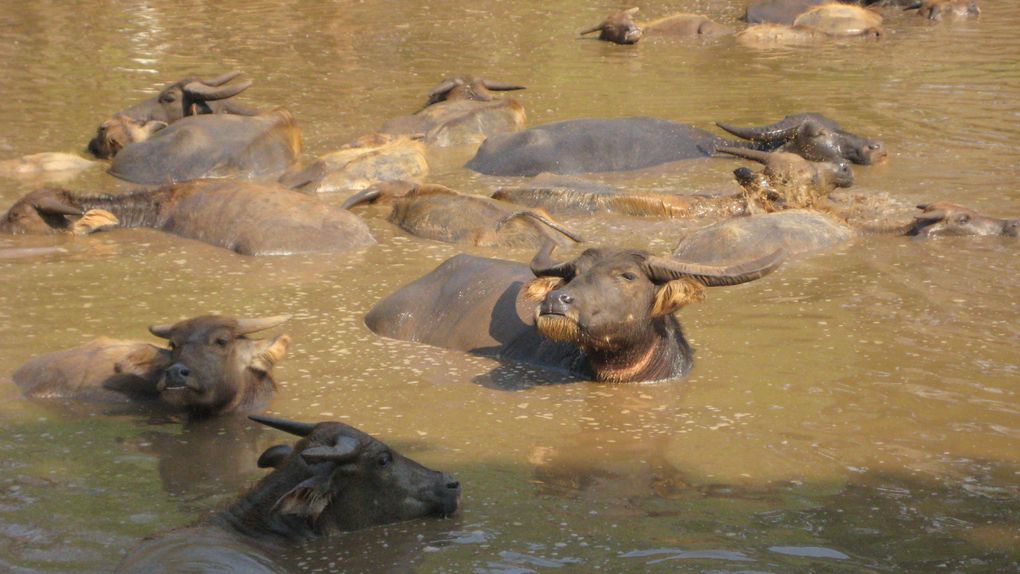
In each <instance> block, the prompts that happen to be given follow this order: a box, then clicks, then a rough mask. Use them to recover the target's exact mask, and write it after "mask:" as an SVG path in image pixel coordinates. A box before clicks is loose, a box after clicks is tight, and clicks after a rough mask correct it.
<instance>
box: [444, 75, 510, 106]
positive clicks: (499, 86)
mask: <svg viewBox="0 0 1020 574" xmlns="http://www.w3.org/2000/svg"><path fill="white" fill-rule="evenodd" d="M524 89H527V88H525V87H524V86H518V85H517V84H508V83H506V82H493V81H491V80H486V79H485V78H479V77H477V76H457V77H454V78H446V79H445V80H443V81H442V82H441V83H440V84H439V85H438V86H436V87H434V88H432V90H431V91H429V97H428V101H427V102H426V103H425V106H426V107H428V106H431V105H433V104H438V103H439V102H453V101H457V100H473V101H476V102H491V101H492V100H494V99H496V96H495V94H493V93H492V92H510V91H514V90H524Z"/></svg>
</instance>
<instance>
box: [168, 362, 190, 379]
mask: <svg viewBox="0 0 1020 574" xmlns="http://www.w3.org/2000/svg"><path fill="white" fill-rule="evenodd" d="M170 373H171V374H172V375H175V376H178V377H187V376H188V375H190V374H191V369H189V368H187V367H185V366H184V365H174V366H172V367H170Z"/></svg>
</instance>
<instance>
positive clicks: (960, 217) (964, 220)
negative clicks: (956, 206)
mask: <svg viewBox="0 0 1020 574" xmlns="http://www.w3.org/2000/svg"><path fill="white" fill-rule="evenodd" d="M956 222H957V223H959V224H961V225H962V224H965V223H968V222H970V216H969V215H967V214H966V213H964V214H962V215H958V216H957V217H956Z"/></svg>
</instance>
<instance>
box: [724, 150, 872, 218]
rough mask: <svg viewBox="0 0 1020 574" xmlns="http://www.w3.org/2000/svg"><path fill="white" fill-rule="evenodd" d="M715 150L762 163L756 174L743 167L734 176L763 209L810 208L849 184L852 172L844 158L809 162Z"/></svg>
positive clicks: (770, 154) (777, 154)
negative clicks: (838, 188) (762, 166)
mask: <svg viewBox="0 0 1020 574" xmlns="http://www.w3.org/2000/svg"><path fill="white" fill-rule="evenodd" d="M716 151H720V152H722V153H726V154H729V155H733V156H736V157H740V158H744V159H749V160H752V161H756V162H758V163H761V164H763V165H764V166H765V168H764V169H762V170H761V171H759V172H757V173H755V172H753V171H751V170H750V169H748V168H746V167H741V168H737V169H736V170H734V172H733V175H735V176H736V178H737V183H739V184H740V185H741V186H742V187H743V188H744V190H745V191H746V192H747V195H748V199H749V203H753V204H757V205H761V206H762V207H763V208H764V209H765V210H766V211H776V210H778V209H790V208H798V207H813V206H814V205H815V203H816V202H817V201H818V199H819V198H821V197H825V196H826V195H828V194H829V192H831V191H832V190H834V189H836V188H837V187H850V186H851V185H853V183H854V174H853V171H852V170H851V169H850V165H849V164H848V163H847V161H846V160H838V161H834V162H829V161H809V160H806V159H804V158H802V157H801V156H799V155H797V154H793V153H786V152H764V151H759V150H753V149H746V148H731V147H720V148H716Z"/></svg>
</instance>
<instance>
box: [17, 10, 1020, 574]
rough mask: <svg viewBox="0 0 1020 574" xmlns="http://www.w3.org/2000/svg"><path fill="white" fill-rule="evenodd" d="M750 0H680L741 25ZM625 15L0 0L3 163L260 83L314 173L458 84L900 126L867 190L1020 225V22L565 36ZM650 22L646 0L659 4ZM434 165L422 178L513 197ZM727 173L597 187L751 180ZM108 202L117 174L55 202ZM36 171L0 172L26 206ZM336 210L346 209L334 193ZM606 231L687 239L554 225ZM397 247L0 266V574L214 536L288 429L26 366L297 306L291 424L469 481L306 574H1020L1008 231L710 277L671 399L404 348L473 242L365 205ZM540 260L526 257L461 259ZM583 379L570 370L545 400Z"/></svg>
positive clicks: (257, 96)
mask: <svg viewBox="0 0 1020 574" xmlns="http://www.w3.org/2000/svg"><path fill="white" fill-rule="evenodd" d="M745 4H746V3H745V2H743V1H737V0H734V1H729V2H726V1H718V2H715V1H707V0H704V1H700V2H683V3H680V4H678V5H677V6H676V7H675V8H677V9H683V10H686V11H698V12H705V13H708V14H709V15H711V16H713V17H715V18H716V19H717V20H720V21H725V22H733V21H734V20H735V19H736V17H737V16H738V15H739V14H740V12H741V10H742V8H743V6H744V5H745ZM613 8H615V5H613V4H612V3H609V4H605V5H601V4H598V3H594V4H593V3H590V2H576V1H569V2H554V3H549V2H534V1H531V0H527V1H514V2H510V1H493V2H485V3H477V2H460V1H459V0H452V1H449V2H444V3H419V2H366V3H353V2H326V1H314V2H296V1H287V2H266V1H261V0H259V1H244V2H239V1H234V0H221V1H220V2H217V3H215V4H214V5H213V4H207V3H204V2H198V1H192V0H187V1H184V2H181V1H176V2H169V1H164V0H156V1H152V2H146V3H133V2H132V3H129V2H110V3H89V4H87V5H80V6H75V7H71V6H69V5H67V4H65V3H62V2H55V1H49V2H47V1H39V2H31V3H21V2H10V3H7V5H6V7H5V8H4V9H3V10H0V62H2V64H3V76H4V79H3V81H2V82H0V118H2V120H0V125H2V126H3V129H2V130H0V159H6V158H10V157H17V156H20V155H24V154H29V153H36V152H42V151H68V152H81V151H82V150H83V148H84V145H85V143H86V142H87V141H88V139H89V137H90V136H91V135H92V133H93V130H94V129H95V127H96V125H97V124H98V123H99V122H100V121H101V120H102V119H103V118H104V117H105V116H106V114H108V113H110V112H112V111H114V110H116V109H120V108H123V107H125V106H126V105H128V104H129V103H131V102H133V101H135V100H138V99H140V98H142V97H146V96H148V95H151V94H152V93H153V92H154V90H155V89H156V88H157V87H158V86H160V85H162V84H163V83H165V82H168V81H171V80H174V79H176V78H178V77H180V76H182V75H184V74H186V73H188V72H193V71H194V72H200V73H203V74H210V75H212V74H216V73H219V72H222V71H225V70H229V69H240V70H243V71H244V72H245V73H246V74H248V75H249V76H250V77H251V78H253V79H254V80H255V85H254V87H252V88H251V89H250V90H249V91H248V94H247V98H248V100H249V101H254V102H256V103H259V104H262V105H267V106H268V105H272V104H285V105H286V106H287V107H288V108H290V109H291V110H292V111H293V112H294V114H295V115H296V117H297V118H298V119H299V121H300V123H301V126H302V129H303V133H304V141H305V151H306V154H307V157H308V158H312V157H314V156H315V155H317V154H322V153H326V152H328V151H331V150H333V149H336V148H337V147H339V146H340V145H341V144H343V143H345V142H347V141H349V140H351V139H353V138H354V137H356V136H358V135H360V134H362V133H365V132H368V131H371V130H372V129H373V128H374V127H377V126H378V125H380V124H382V123H383V121H385V120H386V119H387V118H389V117H392V116H395V115H400V114H405V113H410V112H412V111H414V110H416V109H417V108H418V107H419V106H420V105H421V104H422V103H423V101H424V94H425V93H426V92H427V91H428V90H429V89H430V88H431V87H432V86H433V85H435V84H436V83H438V81H439V80H440V79H441V78H442V77H444V76H446V75H453V74H460V73H470V74H477V75H483V76H486V77H489V78H491V79H494V80H498V81H506V82H515V83H521V84H524V85H527V86H528V90H527V91H525V92H518V93H515V94H514V97H517V98H519V100H520V101H521V102H522V103H523V104H524V106H525V108H526V110H527V113H528V118H529V123H530V124H531V125H537V124H541V123H546V122H551V121H558V120H564V119H569V118H577V117H616V116H625V115H651V116H656V117H661V118H667V119H672V120H677V121H683V122H688V123H691V124H694V125H696V126H699V127H704V128H706V129H711V126H712V122H714V121H716V120H722V121H730V122H733V123H736V124H747V125H750V124H756V123H764V122H768V121H773V120H775V119H778V118H780V117H782V116H783V115H786V114H790V113H798V112H804V111H817V112H822V113H825V114H827V115H829V116H831V117H833V118H836V119H837V120H838V121H840V122H841V123H842V124H843V125H844V126H845V127H846V128H848V129H851V130H852V131H855V132H858V133H862V134H866V135H870V136H874V137H880V138H882V139H884V141H885V142H886V144H887V145H888V147H889V149H890V150H891V157H890V158H889V161H888V162H887V163H886V164H884V165H879V166H874V167H862V168H857V169H856V173H857V176H858V185H857V187H856V190H857V191H861V192H866V193H887V194H889V195H890V196H892V197H893V198H895V199H897V200H900V201H902V202H904V203H905V204H907V205H911V204H913V203H917V202H922V201H933V200H944V199H951V200H954V201H958V202H960V203H964V204H966V205H969V206H971V207H974V208H977V209H979V210H982V211H984V212H985V213H989V214H992V215H999V216H1014V217H1015V216H1020V191H1018V190H1017V186H1016V181H1017V176H1018V175H1020V154H1018V152H1017V144H1018V143H1020V40H1018V38H1017V35H1016V30H1017V29H1018V28H1020V4H1016V3H1013V2H986V3H985V6H984V13H983V14H982V16H981V18H980V19H979V20H976V21H969V22H959V23H945V24H941V25H936V26H929V25H927V24H925V23H923V22H921V21H919V19H915V18H913V17H909V16H906V15H903V16H901V15H895V16H892V17H890V18H889V20H888V28H889V30H890V33H889V34H888V35H887V36H886V38H884V39H883V40H881V41H879V42H854V41H846V42H834V43H831V44H828V45H821V46H816V47H810V48H793V49H780V48H776V49H772V50H764V51H763V50H751V49H748V48H744V47H741V46H739V45H737V44H736V43H735V42H734V41H733V40H732V39H725V38H724V39H721V40H718V41H710V42H698V41H693V42H676V41H663V40H655V41H653V40H651V39H649V40H646V41H645V42H643V43H641V44H639V45H637V46H630V47H620V46H614V45H608V44H604V43H600V42H596V41H590V40H578V39H576V38H575V36H574V34H575V33H576V31H578V30H580V29H582V28H584V27H587V26H589V25H591V24H594V23H596V22H598V21H599V20H600V19H601V18H602V17H603V16H604V15H605V13H607V12H609V11H610V10H611V9H613ZM670 9H674V8H667V7H666V6H664V5H655V4H646V5H642V11H643V12H642V14H643V16H644V17H646V18H653V17H655V16H660V15H665V14H666V13H668V12H669V10H670ZM470 155H471V151H470V150H463V149H461V150H449V151H447V152H445V153H443V154H440V155H437V156H435V157H433V158H432V165H433V173H432V176H431V180H432V181H436V182H439V183H443V184H445V185H449V186H451V187H453V188H455V189H458V190H461V191H466V192H473V193H490V192H491V191H493V190H494V189H496V188H497V187H498V186H499V185H501V184H502V183H504V182H505V181H504V180H497V179H492V178H486V177H483V176H479V175H477V174H473V173H470V172H468V171H466V170H464V169H463V168H461V167H460V166H461V165H462V164H463V162H464V161H465V160H466V159H468V158H469V157H470ZM736 165H739V164H737V163H735V162H733V161H732V160H707V161H702V162H691V163H688V164H686V165H673V166H666V167H664V168H660V169H656V170H650V171H648V172H643V173H637V174H617V175H614V176H612V177H606V178H604V179H605V180H606V181H609V182H612V183H615V184H618V185H621V186H624V187H634V188H641V189H657V190H661V191H663V192H709V193H711V192H722V191H733V190H734V189H735V187H734V185H735V184H733V183H732V181H731V179H732V178H731V175H730V172H731V171H732V169H733V168H734V167H736ZM63 184H64V185H66V186H69V187H71V188H73V189H76V190H81V191H100V190H123V189H127V186H125V185H124V184H122V183H120V182H117V181H115V180H113V179H112V178H110V177H109V176H107V175H105V174H104V173H102V171H101V170H94V171H92V172H88V173H84V174H81V175H79V176H77V177H75V178H73V179H71V180H69V181H65V182H64V183H63ZM37 185H39V182H38V181H24V180H2V181H0V205H2V206H4V207H6V206H7V205H9V204H10V203H11V202H13V201H14V200H15V198H17V197H19V196H20V195H21V194H22V193H24V192H26V191H28V190H30V189H32V188H34V187H35V186H37ZM324 199H325V201H339V198H331V197H325V198H324ZM567 222H568V223H569V224H572V225H573V226H575V227H576V228H577V229H578V230H580V231H581V232H582V233H583V234H585V235H586V236H588V237H590V238H593V239H594V240H595V241H596V242H601V243H607V244H624V245H633V246H641V247H646V248H648V249H650V250H652V251H654V252H657V253H665V252H668V251H669V250H670V249H671V248H672V247H673V245H675V243H676V241H677V239H678V238H679V237H680V236H681V234H682V233H683V226H679V225H677V224H676V223H671V222H656V221H651V220H642V219H630V218H600V219H597V220H590V221H586V220H582V219H578V220H569V219H568V221H567ZM371 226H372V229H373V232H374V233H375V234H376V236H377V237H378V239H379V244H378V245H377V246H374V247H372V248H369V249H366V250H364V251H360V252H355V253H350V254H342V255H314V256H312V255H310V256H295V257H267V258H245V257H241V256H237V255H234V254H232V253H229V252H226V251H224V250H220V249H216V248H213V247H210V246H207V245H203V244H199V243H195V242H190V241H186V240H182V239H179V238H175V237H171V236H166V235H162V234H160V233H156V232H152V231H145V230H137V231H116V232H112V233H107V234H102V235H97V236H92V237H88V238H78V239H53V238H20V239H16V240H15V239H11V238H0V247H33V248H34V247H43V248H50V247H58V248H59V250H57V251H56V252H46V253H38V252H30V251H29V252H25V253H23V255H24V256H22V257H17V258H10V259H5V260H2V261H0V570H3V571H10V572H19V573H21V572H106V571H109V570H110V569H111V568H112V567H113V565H115V564H116V563H117V562H118V560H119V559H120V557H121V556H122V555H123V553H125V552H126V551H127V550H128V549H129V548H131V547H132V546H133V545H135V544H136V543H137V542H138V541H139V540H140V539H141V538H142V537H144V536H147V535H152V534H155V533H159V532H162V531H166V530H169V529H172V528H176V527H180V526H183V525H187V524H190V523H193V522H195V521H197V520H200V519H201V518H203V517H205V516H207V515H208V514H209V513H210V512H212V511H214V510H215V509H217V508H220V507H222V506H223V505H225V504H227V503H229V501H231V500H232V499H234V498H235V497H236V496H237V494H238V493H239V492H242V491H243V490H244V489H245V488H246V487H247V486H249V485H250V484H252V483H254V481H256V480H257V479H258V478H259V477H260V476H262V474H263V471H260V470H258V469H257V468H255V460H256V458H257V456H258V454H259V453H260V452H261V449H263V448H265V447H267V446H269V445H272V444H275V443H278V442H284V441H287V440H288V439H287V438H286V437H284V436H282V435H281V434H279V433H277V432H275V431H268V430H261V429H256V428H254V427H252V426H250V425H247V424H245V423H244V422H242V421H237V420H231V419H220V420H215V421H208V422H204V423H190V424H184V425H182V424H181V423H180V422H179V421H168V420H161V419H158V418H155V417H151V416H146V415H139V414H131V413H122V412H115V411H112V409H106V408H101V407H95V406H91V407H90V406H81V405H52V404H47V403H35V402H30V401H27V400H24V399H22V398H21V396H20V394H19V393H18V391H17V390H16V389H15V388H14V386H13V385H12V384H11V383H10V382H9V376H10V373H12V372H13V371H14V369H16V368H17V367H18V366H19V365H20V364H22V363H23V362H24V361H26V360H28V359H29V358H30V357H32V356H34V355H36V354H39V353H43V352H48V351H53V350H58V349H62V348H66V347H70V346H75V345H79V344H82V343H84V342H85V341H87V340H89V339H91V338H93V337H95V336H98V335H107V336H112V337H118V338H142V339H146V338H147V337H148V335H147V333H146V330H145V327H146V325H149V324H152V323H165V322H168V321H172V320H176V319H179V318H183V317H187V316H192V315H197V314H203V313H210V312H218V313H227V314H234V315H245V316H259V315H277V314H281V313H290V314H293V315H294V318H293V319H292V320H291V321H290V322H289V323H288V324H286V325H285V326H284V327H283V328H281V329H278V330H277V331H284V332H287V333H289V334H290V335H291V336H292V337H293V339H294V342H295V344H294V346H293V348H292V351H291V353H290V354H289V356H288V357H287V359H286V360H285V361H284V362H283V363H282V364H281V365H280V366H279V367H278V368H277V375H278V380H279V381H280V383H281V389H280V392H279V394H278V396H277V397H276V399H275V400H274V401H273V403H272V404H271V412H272V413H275V414H278V415H280V416H285V417H289V418H295V419H301V420H308V421H316V420H328V419H335V420H343V421H346V422H348V423H350V424H354V425H356V426H358V427H360V428H362V429H363V430H365V431H368V432H370V433H373V434H375V435H376V436H378V437H380V438H381V439H383V440H385V441H387V442H389V443H390V444H392V445H394V446H395V447H397V448H398V449H400V450H402V451H403V452H405V453H406V454H408V455H410V456H412V457H414V458H416V459H418V460H420V461H422V462H423V463H425V464H427V465H429V466H432V467H434V468H440V469H443V470H446V471H449V472H452V473H454V474H456V475H457V476H458V478H459V479H460V480H461V482H462V483H463V485H464V497H463V505H462V510H461V511H460V512H459V514H458V515H457V516H456V517H454V518H452V519H449V520H423V521H414V522H410V523H405V524H400V525H396V526H391V527H384V528H375V529H370V530H366V531H362V532H357V533H349V534H344V535H340V536H336V537H333V538H331V539H329V540H328V541H324V542H322V543H316V544H310V545H307V546H303V547H298V548H295V549H293V551H292V552H290V553H289V554H287V555H286V556H283V557H281V560H282V561H284V562H286V563H288V564H289V565H290V567H291V568H292V569H293V570H294V571H308V572H331V571H343V572H407V571H412V572H423V573H424V572H468V571H473V572H482V573H510V572H514V573H524V572H592V571H603V572H702V573H716V572H756V573H765V572H770V573H776V574H779V573H786V572H847V573H850V572H854V573H857V572H982V573H983V572H1007V571H1016V570H1017V568H1018V564H1020V550H1018V549H1020V526H1018V521H1020V518H1018V517H1020V502H1018V495H1020V491H1018V484H1020V408H1018V403H1017V393H1018V392H1020V353H1018V350H1017V349H1018V348H1020V281H1018V275H1020V257H1018V254H1020V244H1018V243H1017V240H1016V239H971V238H958V239H943V240H938V241H931V242H926V243H924V242H917V241H910V240H905V239H900V238H887V237H872V238H865V239H859V240H856V241H854V242H853V243H851V244H849V245H846V246H844V247H842V248H838V249H835V250H832V251H829V252H827V253H824V254H821V255H817V256H814V257H810V258H805V259H801V260H798V261H794V262H791V263H789V264H787V265H785V266H784V267H783V268H781V269H780V270H779V271H778V272H776V273H775V274H773V275H771V276H769V277H767V278H764V279H762V280H760V281H757V282H753V283H750V284H747V285H743V286H739V287H733V288H720V289H714V290H712V291H711V293H710V294H709V297H708V299H707V300H706V301H705V302H703V303H700V304H697V305H695V306H692V307H689V308H687V309H685V310H684V311H683V312H682V314H681V316H682V320H683V322H684V325H685V328H686V330H687V333H688V335H689V337H690V339H691V340H692V342H693V344H694V345H695V346H696V348H697V355H696V361H697V362H696V365H695V367H694V369H693V371H692V374H691V375H690V377H689V378H687V379H686V380H683V381H675V382H669V383H657V384H632V385H619V386H612V385H600V384H593V383H587V382H577V381H571V380H569V379H566V378H564V377H559V376H556V375H551V374H549V373H547V372H542V371H537V370H533V369H528V368H524V367H520V366H516V365H505V364H499V363H497V362H495V361H491V360H487V359H481V358H476V357H471V356H467V355H465V354H462V353H458V352H452V351H445V350H442V349H435V348H428V347H424V346H421V345H417V344H413V343H407V342H398V341H391V340H384V339H380V338H378V337H376V336H374V335H373V334H372V333H370V332H369V331H368V330H367V329H366V328H365V326H364V325H363V323H362V317H363V315H364V314H365V312H366V311H367V310H368V309H369V308H370V307H371V305H372V304H373V303H374V302H375V301H377V300H378V299H379V298H381V297H383V296H384V295H386V294H387V293H389V292H391V291H393V290H395V289H397V288H398V287H399V286H401V285H403V284H405V283H407V282H409V281H411V280H412V279H414V278H416V277H418V276H420V275H422V274H423V273H425V272H427V271H428V270H430V269H432V268H433V267H434V266H435V265H437V264H438V263H439V262H441V261H443V260H444V259H446V258H447V257H450V256H451V255H453V254H455V253H457V252H459V251H461V250H462V249H460V248H457V247H454V246H450V245H445V244H440V243H435V242H430V241H426V240H420V239H416V238H412V237H408V236H406V235H404V234H402V233H400V232H398V231H395V230H394V229H392V228H391V227H389V226H388V225H387V224H386V223H385V222H383V221H381V220H379V219H376V220H373V221H372V222H371ZM467 251H470V252H472V253H476V254H480V255H487V256H500V257H507V258H512V259H516V260H520V261H526V260H527V259H528V258H529V257H530V255H531V254H530V253H528V252H526V251H493V250H482V249H467ZM560 383H562V384H560Z"/></svg>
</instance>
